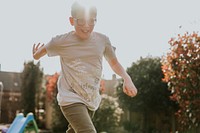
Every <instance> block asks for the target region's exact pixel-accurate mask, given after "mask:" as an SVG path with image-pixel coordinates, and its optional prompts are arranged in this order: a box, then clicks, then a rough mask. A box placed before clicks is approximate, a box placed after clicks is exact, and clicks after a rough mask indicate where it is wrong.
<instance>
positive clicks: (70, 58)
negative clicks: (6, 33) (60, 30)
mask: <svg viewBox="0 0 200 133" xmlns="http://www.w3.org/2000/svg"><path fill="white" fill-rule="evenodd" d="M45 48H46V50H47V55H48V56H60V63H61V73H60V76H59V79H58V83H57V86H58V94H57V100H58V104H59V105H60V106H65V105H69V104H72V103H77V102H80V103H84V104H86V105H87V106H88V108H89V109H90V110H96V109H97V108H98V107H99V104H100V101H101V96H100V94H99V88H100V79H101V75H102V57H103V56H104V57H105V58H106V60H108V61H109V60H111V59H114V58H116V56H115V52H114V48H113V47H112V46H111V43H110V41H109V38H108V37H106V36H105V35H103V34H100V33H97V32H92V33H91V36H90V38H89V39H87V40H81V39H80V38H78V37H77V35H76V34H75V32H74V31H71V32H69V33H66V34H63V35H58V36H56V37H54V38H52V40H51V41H50V42H49V43H48V44H46V45H45Z"/></svg>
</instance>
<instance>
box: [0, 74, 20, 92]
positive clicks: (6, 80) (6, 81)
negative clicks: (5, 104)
mask: <svg viewBox="0 0 200 133" xmlns="http://www.w3.org/2000/svg"><path fill="white" fill-rule="evenodd" d="M0 82H2V83H3V86H4V88H3V91H20V87H21V73H17V72H3V71H0Z"/></svg>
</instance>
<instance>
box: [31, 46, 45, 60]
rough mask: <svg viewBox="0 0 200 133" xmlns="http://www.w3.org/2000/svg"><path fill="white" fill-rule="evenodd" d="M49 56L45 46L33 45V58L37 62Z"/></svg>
mask: <svg viewBox="0 0 200 133" xmlns="http://www.w3.org/2000/svg"><path fill="white" fill-rule="evenodd" d="M46 54H47V51H46V48H45V47H44V44H40V43H38V44H37V46H36V44H34V45H33V58H34V59H35V60H39V59H40V58H41V57H43V56H44V55H46Z"/></svg>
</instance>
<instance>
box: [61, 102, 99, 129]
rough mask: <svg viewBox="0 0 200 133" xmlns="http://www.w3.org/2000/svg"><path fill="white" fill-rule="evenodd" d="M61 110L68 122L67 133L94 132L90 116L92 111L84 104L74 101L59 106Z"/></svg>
mask: <svg viewBox="0 0 200 133" xmlns="http://www.w3.org/2000/svg"><path fill="white" fill-rule="evenodd" d="M61 110H62V112H63V114H64V116H65V118H66V119H67V121H68V122H69V126H68V130H67V133H96V129H95V127H94V125H93V123H92V120H91V117H92V116H93V113H92V112H90V111H89V110H88V108H87V107H86V105H84V104H82V103H75V104H71V105H68V106H61Z"/></svg>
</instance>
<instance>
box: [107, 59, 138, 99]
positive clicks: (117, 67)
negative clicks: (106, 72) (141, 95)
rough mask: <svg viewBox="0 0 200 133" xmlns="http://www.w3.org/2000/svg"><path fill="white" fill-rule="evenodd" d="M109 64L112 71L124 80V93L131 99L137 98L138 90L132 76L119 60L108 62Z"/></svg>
mask: <svg viewBox="0 0 200 133" xmlns="http://www.w3.org/2000/svg"><path fill="white" fill-rule="evenodd" d="M108 63H109V65H110V67H111V68H112V70H113V71H114V72H115V73H116V74H118V75H119V76H121V77H122V78H123V79H124V84H123V92H124V93H125V94H127V95H128V96H131V97H134V96H136V94H137V88H136V87H135V85H134V84H133V82H132V80H131V78H130V76H129V75H128V73H127V72H126V71H125V70H124V68H123V67H122V66H121V64H120V63H119V61H118V60H117V58H114V59H111V60H110V61H108Z"/></svg>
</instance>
